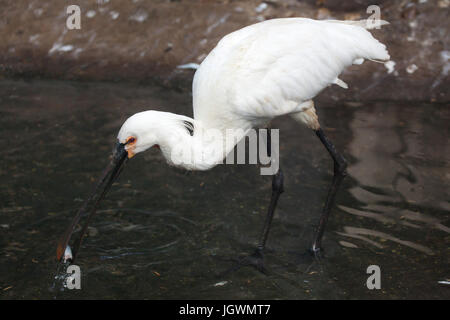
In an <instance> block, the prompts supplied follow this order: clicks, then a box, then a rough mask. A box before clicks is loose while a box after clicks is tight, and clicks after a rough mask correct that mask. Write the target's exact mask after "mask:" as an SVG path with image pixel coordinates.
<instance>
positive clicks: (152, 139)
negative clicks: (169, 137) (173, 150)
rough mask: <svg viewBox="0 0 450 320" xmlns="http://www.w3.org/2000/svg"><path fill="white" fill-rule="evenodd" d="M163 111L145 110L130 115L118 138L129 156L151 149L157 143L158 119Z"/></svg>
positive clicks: (156, 145)
mask: <svg viewBox="0 0 450 320" xmlns="http://www.w3.org/2000/svg"><path fill="white" fill-rule="evenodd" d="M160 113H161V112H157V111H144V112H139V113H136V114H134V115H133V116H131V117H129V118H128V119H127V120H126V121H125V122H124V123H123V125H122V128H120V131H119V134H118V135H117V140H118V143H119V145H121V146H122V147H123V148H124V149H125V151H126V152H127V155H128V158H132V157H134V156H135V155H136V154H138V153H140V152H143V151H145V150H148V149H150V148H151V147H157V148H159V145H158V144H157V132H158V126H159V125H160V124H159V123H158V119H159V118H160V117H161V115H160Z"/></svg>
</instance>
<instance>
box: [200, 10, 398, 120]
mask: <svg viewBox="0 0 450 320" xmlns="http://www.w3.org/2000/svg"><path fill="white" fill-rule="evenodd" d="M361 24H362V23H355V24H350V23H348V22H343V23H339V21H329V22H327V21H316V20H310V19H303V18H291V19H274V20H268V21H265V22H262V23H258V24H255V25H252V26H249V27H246V28H243V29H241V30H238V31H236V32H233V33H231V34H229V35H227V36H226V37H224V38H223V39H222V40H221V41H220V42H219V44H218V45H217V47H216V48H215V49H214V50H213V51H212V52H211V54H210V55H209V56H208V57H207V58H206V59H205V61H204V62H203V63H202V65H201V67H200V68H199V70H198V71H197V74H196V76H195V78H196V79H194V91H193V94H194V114H195V116H196V118H199V119H202V118H203V119H212V118H213V116H217V115H218V114H220V113H227V112H230V111H233V112H236V113H239V114H240V115H243V116H247V117H266V118H270V117H274V116H277V115H281V114H286V113H290V112H294V111H299V110H294V108H295V107H296V106H298V105H299V104H300V103H302V102H304V101H308V100H310V99H312V98H313V97H314V96H316V95H317V94H318V93H319V92H320V91H321V90H323V89H324V88H325V87H327V86H329V85H331V84H338V85H340V86H341V87H346V84H345V83H344V82H343V81H341V80H340V79H339V78H338V76H339V74H340V73H341V72H342V71H343V70H344V68H345V67H347V66H350V65H351V64H353V63H355V64H360V63H362V61H363V59H371V60H383V61H384V60H388V59H389V54H388V53H387V51H386V46H385V45H383V44H382V43H380V42H379V41H378V40H376V39H375V38H374V37H373V36H372V35H371V34H370V32H368V31H367V30H366V29H365V28H364V27H362V26H361ZM208 102H209V103H208ZM212 102H216V105H211V104H213V103H212ZM217 107H220V108H223V109H224V110H213V109H215V108H217Z"/></svg>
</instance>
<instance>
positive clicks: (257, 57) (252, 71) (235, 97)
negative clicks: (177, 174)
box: [118, 18, 389, 170]
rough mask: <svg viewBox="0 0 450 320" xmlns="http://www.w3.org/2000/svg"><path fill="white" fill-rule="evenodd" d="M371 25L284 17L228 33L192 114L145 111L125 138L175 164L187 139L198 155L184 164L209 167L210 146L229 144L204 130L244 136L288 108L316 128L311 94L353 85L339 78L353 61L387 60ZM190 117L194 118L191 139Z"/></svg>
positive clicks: (199, 81)
mask: <svg viewBox="0 0 450 320" xmlns="http://www.w3.org/2000/svg"><path fill="white" fill-rule="evenodd" d="M381 24H384V22H382V23H381ZM366 25H369V24H367V23H366V22H365V21H335V20H333V21H317V20H311V19H305V18H285V19H273V20H267V21H264V22H261V23H257V24H254V25H251V26H248V27H245V28H243V29H240V30H238V31H235V32H233V33H230V34H228V35H227V36H225V37H224V38H223V39H222V40H220V42H219V43H218V44H217V46H216V47H215V48H214V49H213V50H212V51H211V53H210V54H209V55H208V56H207V57H206V58H205V60H204V61H203V62H202V64H201V65H200V67H199V68H198V70H197V71H196V73H195V76H194V81H193V108H194V119H190V118H187V117H185V116H178V115H174V114H171V113H161V112H156V111H150V112H143V113H139V114H136V115H134V116H133V117H131V118H130V119H128V120H127V122H125V123H124V125H123V127H122V129H121V131H120V133H119V136H118V138H119V141H121V142H123V143H124V142H125V141H126V139H127V138H128V137H129V136H135V137H136V138H137V143H136V145H135V146H129V147H128V148H134V149H133V150H134V153H137V152H141V151H144V150H145V149H148V148H149V147H151V146H153V145H155V144H157V145H159V146H160V147H161V150H162V151H163V154H164V155H165V157H166V159H167V160H168V162H169V163H171V164H175V165H179V164H180V163H182V162H185V161H178V160H179V159H178V160H177V157H178V155H177V154H178V153H179V150H178V149H177V150H178V151H175V150H174V147H173V146H174V145H177V144H178V145H179V144H181V145H182V146H184V147H189V148H191V150H192V154H193V157H194V158H195V160H194V161H193V163H184V164H182V166H184V167H186V168H187V169H199V170H206V169H209V168H211V167H212V166H213V165H211V164H207V163H206V162H205V158H207V157H208V155H209V154H211V152H210V151H211V149H217V147H218V145H220V144H224V141H222V140H220V139H215V140H214V139H209V141H206V140H205V139H204V138H203V137H202V133H203V132H204V131H205V130H207V129H217V130H220V131H222V132H224V131H225V130H226V129H241V130H243V132H244V133H243V134H242V136H243V135H244V134H245V132H246V131H247V130H249V129H251V128H253V127H258V126H261V125H263V124H265V123H266V122H267V121H269V120H270V119H272V118H274V117H277V116H280V115H285V114H291V115H292V116H293V117H294V118H295V119H297V120H299V121H301V122H304V123H306V125H308V126H309V127H311V128H313V129H317V127H318V122H317V116H316V115H315V109H314V104H313V101H312V99H313V98H314V97H315V96H316V95H317V94H318V93H319V92H320V91H321V90H323V89H324V88H326V87H327V86H329V85H331V84H337V85H339V86H341V87H344V88H347V84H346V83H344V82H343V81H342V80H340V79H339V78H338V77H339V75H340V74H341V72H342V71H343V70H344V68H345V67H347V66H350V65H351V64H361V63H362V62H363V60H364V59H370V60H381V61H386V60H388V59H389V54H388V52H387V51H386V46H385V45H383V44H382V43H380V42H379V41H378V40H376V39H375V38H374V37H373V36H372V35H371V34H370V32H368V31H367V30H366V28H365V26H366ZM180 120H181V121H180ZM184 121H189V122H191V123H193V125H194V135H193V136H192V137H191V136H190V135H189V134H188V133H187V131H186V129H185V124H184V123H183V122H184ZM169 128H170V129H169ZM233 147H234V144H227V145H226V146H225V147H224V148H223V152H222V153H221V154H220V155H218V156H215V158H216V159H207V160H209V162H211V163H213V164H216V163H217V162H219V161H221V160H222V159H223V158H224V157H225V156H226V154H227V153H228V152H229V151H230V150H231V149H232V148H233ZM177 152H178V153H177ZM134 153H133V154H134ZM207 154H208V155H207Z"/></svg>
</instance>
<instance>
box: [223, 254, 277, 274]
mask: <svg viewBox="0 0 450 320" xmlns="http://www.w3.org/2000/svg"><path fill="white" fill-rule="evenodd" d="M234 262H235V265H234V266H232V267H231V268H229V269H227V270H225V271H224V272H222V273H221V274H220V275H221V276H223V275H227V274H229V273H231V272H235V271H237V270H239V269H241V268H242V267H248V266H250V267H253V268H255V269H256V270H258V271H259V272H261V273H263V274H268V271H267V269H266V267H265V266H264V252H263V249H261V248H257V249H256V250H255V251H254V252H253V253H252V254H250V255H247V256H244V257H239V258H237V259H235V260H234Z"/></svg>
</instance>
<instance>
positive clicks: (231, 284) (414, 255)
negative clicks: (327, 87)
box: [0, 80, 450, 299]
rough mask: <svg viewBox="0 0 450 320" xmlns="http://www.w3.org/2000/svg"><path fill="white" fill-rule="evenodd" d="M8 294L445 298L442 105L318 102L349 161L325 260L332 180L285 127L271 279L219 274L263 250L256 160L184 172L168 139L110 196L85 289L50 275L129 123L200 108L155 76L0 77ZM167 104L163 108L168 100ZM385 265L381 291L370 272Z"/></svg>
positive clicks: (266, 191)
mask: <svg viewBox="0 0 450 320" xmlns="http://www.w3.org/2000/svg"><path fill="white" fill-rule="evenodd" d="M0 97H1V100H0V134H1V135H2V139H0V146H1V150H2V154H1V161H0V297H1V298H2V299H25V298H26V299H42V298H45V299H54V298H57V299H71V298H82V299H88V298H100V299H109V298H111V299H116V298H124V299H128V298H145V299H184V298H191V299H201V298H211V299H241V298H242V299H324V298H326V299H335V298H341V299H383V298H387V299H390V298H410V299H411V298H425V299H444V298H446V299H449V298H450V287H449V286H448V285H445V284H443V283H441V284H440V283H438V282H439V281H446V280H447V281H448V279H449V278H450V268H449V257H450V254H449V243H450V237H449V231H450V229H449V227H450V214H449V211H450V203H449V199H450V197H449V188H448V185H449V179H450V173H449V172H450V171H449V154H450V153H449V144H448V136H449V126H448V123H449V120H450V112H449V110H448V106H446V105H432V104H426V103H417V104H411V103H410V104H407V105H401V104H398V103H388V102H379V103H367V104H364V105H362V104H358V103H347V104H343V105H341V106H338V107H327V106H326V105H324V106H322V105H320V104H319V105H318V112H319V118H320V120H321V122H322V126H323V127H324V129H325V132H327V134H328V135H329V137H330V139H331V140H332V141H334V142H335V144H336V146H337V147H338V148H339V149H340V150H341V151H342V152H343V153H344V154H345V156H346V157H347V159H348V160H349V163H350V165H349V168H348V172H349V176H348V178H347V179H346V180H345V181H344V183H343V186H342V188H341V190H340V192H339V194H338V197H337V205H336V206H335V208H334V209H333V211H332V215H331V218H330V222H329V225H328V228H327V231H326V234H325V238H324V247H325V250H326V251H325V254H326V257H325V259H323V260H322V261H320V263H318V262H314V261H313V260H312V259H311V258H309V257H308V256H305V255H304V252H305V249H306V248H307V247H308V246H309V245H310V243H311V240H312V236H313V227H314V225H315V224H316V223H317V222H318V217H319V213H320V210H321V205H322V203H323V201H324V199H325V195H326V191H327V188H328V185H329V183H330V181H331V175H332V162H331V159H330V158H329V156H328V154H327V153H326V151H325V149H324V148H323V146H322V145H321V144H320V143H319V142H318V139H317V138H316V137H315V135H314V134H313V133H312V132H310V130H308V129H306V128H302V127H299V126H298V124H297V123H295V122H294V121H293V120H291V119H290V118H280V119H277V120H276V121H274V123H273V124H274V127H279V128H280V129H281V131H280V141H281V166H282V167H283V170H284V172H285V193H284V194H283V195H282V196H281V198H280V202H279V206H278V210H277V212H276V216H275V218H274V222H273V228H272V230H271V234H270V236H269V241H268V252H267V254H266V260H265V261H266V267H267V268H268V269H269V270H270V274H269V275H268V276H266V275H263V274H260V273H258V272H257V271H256V270H254V269H251V268H243V269H241V270H239V271H237V272H235V273H232V274H229V275H226V276H221V275H220V273H221V272H222V271H224V270H226V269H228V268H229V267H231V266H232V265H233V263H232V262H230V261H229V260H230V259H233V258H236V257H237V256H239V255H244V254H246V253H250V252H251V251H252V250H253V248H254V247H255V245H256V242H257V239H258V235H259V231H260V228H261V226H262V223H263V220H264V217H265V210H266V209H267V205H268V202H269V195H270V188H271V187H270V186H271V179H270V178H269V177H267V176H260V175H259V168H258V167H256V166H251V165H234V166H218V167H216V168H214V169H213V170H211V171H209V172H194V173H192V172H191V173H187V172H183V171H181V170H174V169H173V168H170V167H168V166H167V165H166V164H165V163H164V160H163V159H162V156H161V155H160V153H159V152H158V151H157V150H151V151H148V152H147V153H145V154H142V155H139V156H137V157H135V158H133V159H132V160H131V161H130V162H129V163H128V165H127V167H126V168H125V170H124V172H123V173H122V176H121V177H120V178H119V180H118V181H117V183H116V184H115V185H114V187H113V188H112V190H111V192H110V194H109V195H108V196H107V199H105V200H104V202H103V203H102V204H101V205H100V208H99V212H98V214H97V216H96V217H94V219H93V221H92V223H91V228H90V229H89V236H88V237H87V238H86V239H85V241H84V242H83V247H82V250H81V252H80V255H79V256H78V262H77V264H78V265H79V266H80V268H81V271H82V282H81V286H82V289H81V290H67V289H65V290H62V291H60V290H59V288H58V287H57V286H56V287H55V286H54V276H55V274H56V268H57V263H56V261H55V250H56V242H57V239H58V238H59V236H60V235H61V234H62V233H63V232H64V230H65V228H66V227H67V225H68V223H69V222H70V220H71V218H72V217H73V215H74V214H75V212H76V210H77V209H78V208H79V206H80V205H81V203H82V201H83V199H84V198H85V197H87V196H88V193H89V192H90V190H91V188H92V185H93V183H94V182H95V180H96V179H97V177H98V176H99V175H100V173H101V171H102V169H103V168H104V166H105V165H106V164H107V162H108V156H109V154H110V152H111V150H112V147H113V145H114V142H115V135H116V133H117V131H118V129H119V128H120V125H121V123H122V122H123V121H124V120H125V119H126V118H127V117H128V116H130V115H131V114H133V113H135V112H137V111H142V110H145V109H151V108H152V109H160V110H167V111H172V112H177V113H183V114H187V115H192V110H191V97H190V96H189V94H187V93H185V92H176V91H171V90H168V89H164V88H159V87H146V86H135V85H127V84H102V83H69V82H53V81H48V82H43V81H33V82H21V81H5V80H3V81H1V82H0ZM161 106H164V107H161ZM373 264H375V265H379V266H380V268H381V290H368V289H367V287H366V280H367V277H368V276H369V275H368V274H366V269H367V267H368V266H369V265H373Z"/></svg>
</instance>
